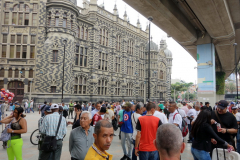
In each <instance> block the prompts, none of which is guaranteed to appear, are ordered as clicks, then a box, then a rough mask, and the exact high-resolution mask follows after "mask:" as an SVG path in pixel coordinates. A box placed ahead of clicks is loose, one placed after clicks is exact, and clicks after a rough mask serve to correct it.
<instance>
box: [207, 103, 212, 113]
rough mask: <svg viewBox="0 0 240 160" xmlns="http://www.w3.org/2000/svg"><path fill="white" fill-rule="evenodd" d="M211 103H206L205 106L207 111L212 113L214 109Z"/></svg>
mask: <svg viewBox="0 0 240 160" xmlns="http://www.w3.org/2000/svg"><path fill="white" fill-rule="evenodd" d="M209 104H210V103H209V102H205V106H206V107H207V109H208V110H209V111H210V112H212V107H211V106H210V105H209Z"/></svg>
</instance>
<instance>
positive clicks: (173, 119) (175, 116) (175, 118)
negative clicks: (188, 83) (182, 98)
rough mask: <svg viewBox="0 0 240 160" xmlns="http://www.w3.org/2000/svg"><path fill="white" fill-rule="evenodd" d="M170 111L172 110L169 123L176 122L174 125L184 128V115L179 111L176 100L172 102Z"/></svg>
mask: <svg viewBox="0 0 240 160" xmlns="http://www.w3.org/2000/svg"><path fill="white" fill-rule="evenodd" d="M168 111H169V112H170V114H169V120H168V123H171V124H174V125H176V126H178V127H179V129H181V128H182V116H181V115H180V114H179V113H178V111H177V106H176V103H175V102H170V105H169V107H168Z"/></svg>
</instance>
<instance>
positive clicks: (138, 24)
mask: <svg viewBox="0 0 240 160" xmlns="http://www.w3.org/2000/svg"><path fill="white" fill-rule="evenodd" d="M137 27H138V28H141V23H140V20H139V14H138V20H137Z"/></svg>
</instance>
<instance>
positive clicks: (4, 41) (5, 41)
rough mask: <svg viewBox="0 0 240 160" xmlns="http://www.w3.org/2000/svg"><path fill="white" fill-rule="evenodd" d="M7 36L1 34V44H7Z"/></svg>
mask: <svg viewBox="0 0 240 160" xmlns="http://www.w3.org/2000/svg"><path fill="white" fill-rule="evenodd" d="M7 36H8V35H7V34H3V40H2V42H3V43H7Z"/></svg>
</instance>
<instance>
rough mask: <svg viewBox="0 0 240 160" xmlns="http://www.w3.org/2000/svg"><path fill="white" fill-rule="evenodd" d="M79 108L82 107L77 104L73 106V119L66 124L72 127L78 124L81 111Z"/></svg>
mask: <svg viewBox="0 0 240 160" xmlns="http://www.w3.org/2000/svg"><path fill="white" fill-rule="evenodd" d="M81 110H82V107H81V106H80V105H79V104H77V105H75V106H74V112H75V117H74V119H73V122H70V121H68V125H69V124H72V129H74V128H77V127H79V126H80V116H81V113H82V111H81Z"/></svg>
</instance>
